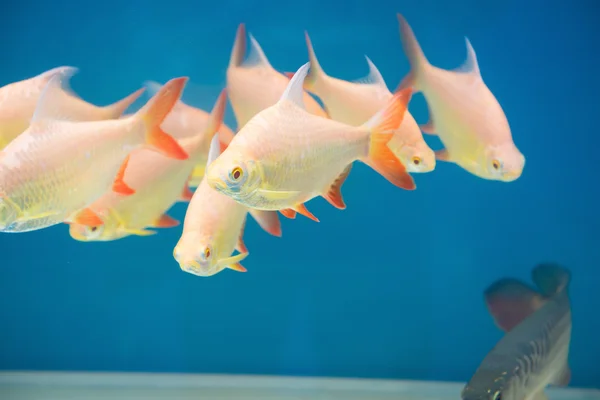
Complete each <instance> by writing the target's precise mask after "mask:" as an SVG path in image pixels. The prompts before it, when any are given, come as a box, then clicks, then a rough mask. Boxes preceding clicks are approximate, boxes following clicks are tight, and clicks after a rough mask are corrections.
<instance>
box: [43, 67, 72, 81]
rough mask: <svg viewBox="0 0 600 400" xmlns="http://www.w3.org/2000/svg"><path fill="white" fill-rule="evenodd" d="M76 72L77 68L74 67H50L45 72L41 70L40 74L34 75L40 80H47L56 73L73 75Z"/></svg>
mask: <svg viewBox="0 0 600 400" xmlns="http://www.w3.org/2000/svg"><path fill="white" fill-rule="evenodd" d="M77 72H79V68H76V67H68V66H65V67H56V68H52V69H49V70H48V71H46V72H42V73H41V74H39V75H38V76H36V77H35V78H36V79H41V80H45V81H49V80H50V79H52V78H53V77H54V76H56V75H64V76H69V77H71V76H73V75H75V74H76V73H77Z"/></svg>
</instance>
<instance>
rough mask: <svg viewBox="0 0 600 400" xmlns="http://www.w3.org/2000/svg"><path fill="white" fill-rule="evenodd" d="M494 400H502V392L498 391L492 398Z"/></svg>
mask: <svg viewBox="0 0 600 400" xmlns="http://www.w3.org/2000/svg"><path fill="white" fill-rule="evenodd" d="M492 400H502V392H501V391H499V390H498V391H496V393H494V397H492Z"/></svg>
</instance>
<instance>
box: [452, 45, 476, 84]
mask: <svg viewBox="0 0 600 400" xmlns="http://www.w3.org/2000/svg"><path fill="white" fill-rule="evenodd" d="M465 44H466V45H467V59H466V60H465V62H464V63H463V64H462V65H461V66H460V67H458V68H456V69H455V70H454V71H455V72H460V73H464V74H472V75H477V76H481V73H480V72H479V64H478V63H477V55H476V54H475V50H474V49H473V46H471V42H470V41H469V38H467V37H465Z"/></svg>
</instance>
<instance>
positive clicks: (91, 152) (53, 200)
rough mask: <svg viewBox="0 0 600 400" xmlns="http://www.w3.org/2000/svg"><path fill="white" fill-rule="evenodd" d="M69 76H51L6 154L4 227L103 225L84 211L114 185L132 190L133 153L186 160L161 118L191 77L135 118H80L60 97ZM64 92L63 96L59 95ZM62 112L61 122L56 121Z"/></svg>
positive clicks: (1, 187) (1, 185)
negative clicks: (145, 149)
mask: <svg viewBox="0 0 600 400" xmlns="http://www.w3.org/2000/svg"><path fill="white" fill-rule="evenodd" d="M63 79H66V77H64V76H55V77H54V78H52V79H51V80H50V81H49V83H48V84H47V85H46V88H45V89H44V93H43V94H42V95H41V96H40V100H39V104H38V107H37V109H36V112H35V114H34V117H33V119H32V122H31V124H30V126H29V127H28V128H27V130H26V131H25V132H23V133H22V134H21V135H20V136H19V137H18V138H16V139H15V140H13V141H12V142H11V143H10V144H9V145H8V146H7V147H6V148H5V149H4V150H3V151H2V152H1V153H0V231H3V232H26V231H30V230H35V229H42V228H45V227H49V226H52V225H55V224H59V223H61V222H73V221H75V222H77V221H79V222H80V223H84V224H98V223H100V221H99V218H98V216H96V215H94V214H92V213H89V212H82V213H78V211H80V210H83V209H85V208H86V207H87V206H88V205H90V204H91V203H93V202H94V201H96V200H97V199H98V198H100V197H101V196H102V195H103V194H104V193H105V192H106V191H107V190H109V189H110V188H111V187H112V188H113V190H115V191H117V192H119V193H122V194H124V195H128V194H131V188H129V187H128V186H127V185H126V184H125V183H124V182H123V180H122V177H123V174H124V171H125V169H126V165H127V162H128V155H129V153H131V151H133V150H134V149H135V148H137V147H139V146H142V145H144V144H148V145H150V146H152V147H153V148H155V149H157V150H159V151H161V152H163V153H164V154H168V155H169V156H170V157H174V158H179V159H186V158H187V154H186V153H185V152H184V151H183V149H181V147H179V145H178V144H177V142H176V141H175V140H174V139H172V138H171V137H170V136H168V135H167V134H165V133H164V132H162V131H161V130H160V128H159V126H160V123H161V122H162V120H163V119H164V117H165V116H166V114H168V112H169V110H170V108H171V107H172V106H173V104H174V103H175V101H176V99H177V98H178V97H179V96H180V95H181V91H182V90H183V87H184V86H185V82H186V81H187V78H178V79H174V80H172V81H171V82H170V84H169V86H166V87H165V88H164V90H162V91H161V92H160V93H159V94H157V95H156V96H155V97H154V98H153V99H152V100H151V101H150V102H149V103H148V105H147V106H145V107H144V108H143V109H142V110H140V111H139V112H138V113H136V114H134V115H133V116H131V117H130V118H126V119H118V120H105V121H93V122H73V121H69V120H67V118H68V117H67V115H63V114H62V113H63V112H64V110H63V109H62V108H56V107H59V106H60V103H55V102H54V101H53V99H54V97H55V95H56V93H57V92H58V93H59V92H60V90H61V86H62V82H63ZM59 95H60V94H59ZM55 115H60V116H61V119H60V120H58V119H53V118H52V117H53V116H55Z"/></svg>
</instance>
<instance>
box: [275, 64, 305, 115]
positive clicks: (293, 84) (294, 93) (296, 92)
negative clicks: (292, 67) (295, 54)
mask: <svg viewBox="0 0 600 400" xmlns="http://www.w3.org/2000/svg"><path fill="white" fill-rule="evenodd" d="M309 68H310V63H309V62H307V63H306V64H304V65H303V66H301V67H300V68H299V69H298V71H296V73H295V74H294V77H293V78H292V79H291V80H290V82H289V83H288V85H287V87H286V88H285V92H283V95H282V96H281V98H280V99H279V101H280V102H281V101H284V100H288V101H291V102H293V103H295V104H296V105H297V106H298V107H301V108H303V109H306V107H305V106H304V88H303V86H304V78H306V75H307V74H308V69H309Z"/></svg>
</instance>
